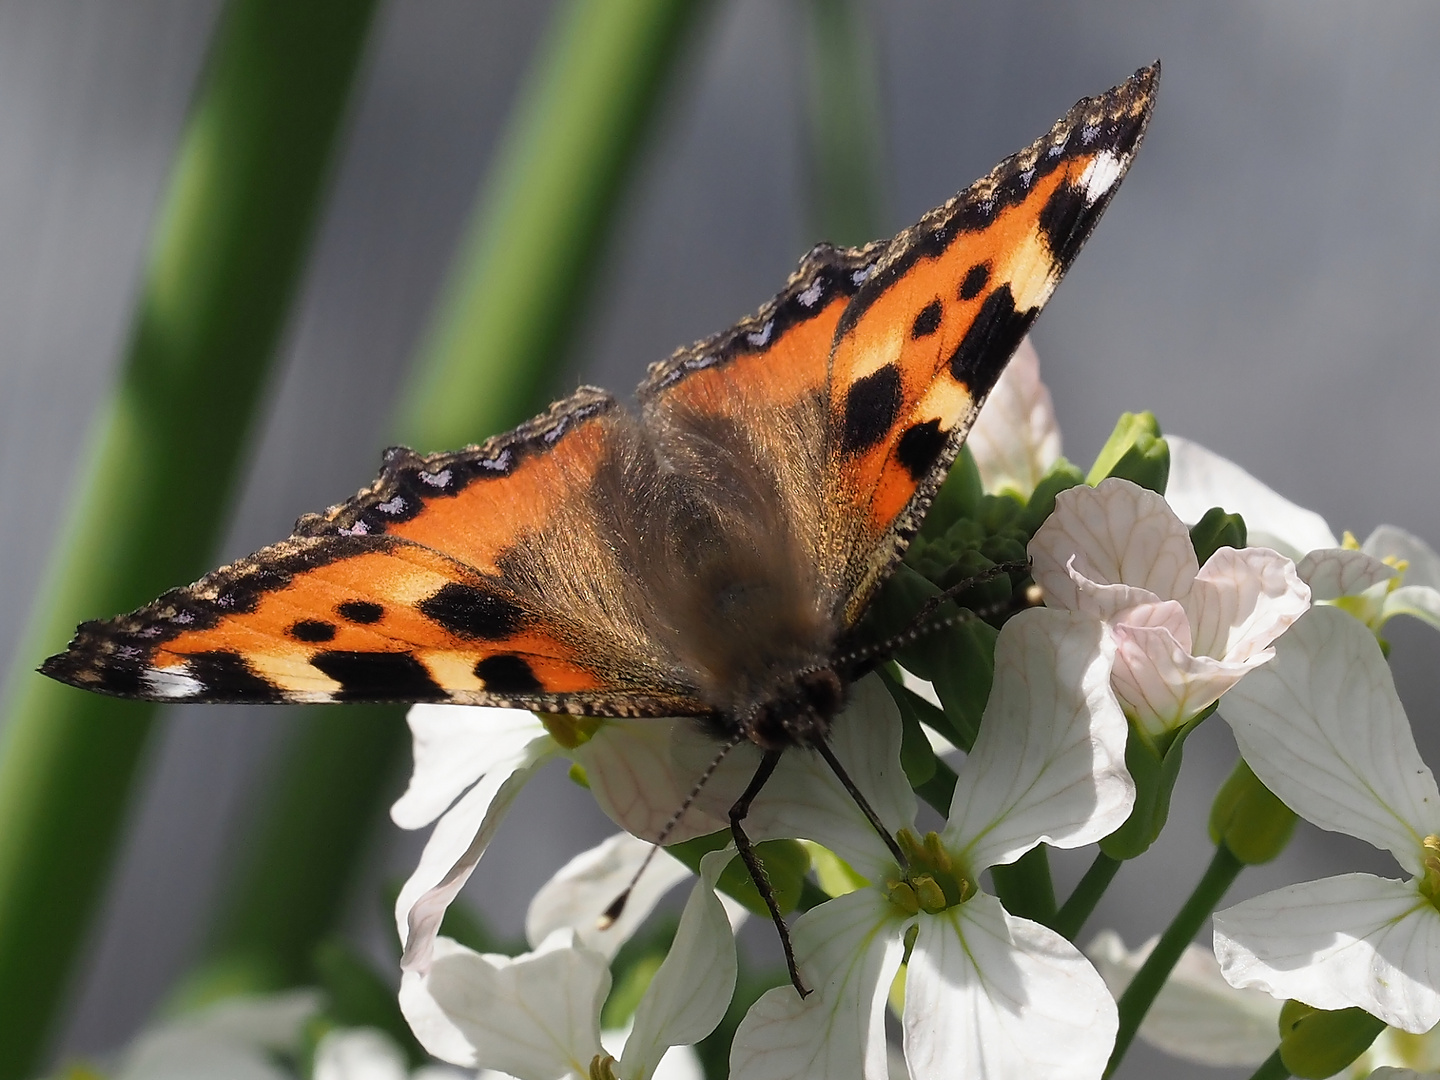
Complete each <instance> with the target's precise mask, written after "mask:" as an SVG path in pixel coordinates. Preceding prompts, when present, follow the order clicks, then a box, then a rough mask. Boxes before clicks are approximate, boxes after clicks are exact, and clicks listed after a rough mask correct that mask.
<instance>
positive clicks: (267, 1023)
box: [115, 990, 320, 1080]
mask: <svg viewBox="0 0 1440 1080" xmlns="http://www.w3.org/2000/svg"><path fill="white" fill-rule="evenodd" d="M319 1009H320V995H319V994H318V993H317V992H316V991H313V990H294V991H290V992H288V993H284V994H271V995H267V996H263V997H262V996H257V997H237V998H228V999H226V1000H224V1001H220V1002H218V1003H216V1004H214V1005H211V1006H209V1007H207V1008H204V1009H200V1010H197V1011H195V1012H191V1013H186V1014H185V1015H183V1016H180V1017H177V1018H176V1019H174V1020H168V1021H166V1022H164V1023H162V1024H159V1025H157V1026H155V1027H153V1028H151V1029H149V1030H148V1031H145V1032H143V1033H142V1034H141V1035H139V1036H137V1037H136V1039H135V1040H134V1041H133V1042H132V1043H131V1044H130V1046H129V1047H127V1048H126V1049H125V1051H124V1052H123V1053H122V1054H121V1055H120V1061H119V1067H118V1068H117V1069H116V1072H115V1077H116V1080H288V1078H289V1074H288V1072H287V1071H286V1070H285V1069H283V1068H281V1067H280V1066H279V1065H278V1064H277V1063H276V1062H275V1060H274V1054H275V1053H277V1052H281V1053H293V1052H294V1051H295V1050H296V1049H297V1048H298V1046H299V1043H300V1037H301V1034H302V1032H303V1030H304V1027H305V1024H306V1023H307V1022H308V1021H309V1020H310V1019H311V1017H313V1016H315V1015H316V1014H317V1013H318V1012H319Z"/></svg>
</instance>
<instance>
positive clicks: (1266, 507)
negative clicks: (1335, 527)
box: [1165, 435, 1440, 632]
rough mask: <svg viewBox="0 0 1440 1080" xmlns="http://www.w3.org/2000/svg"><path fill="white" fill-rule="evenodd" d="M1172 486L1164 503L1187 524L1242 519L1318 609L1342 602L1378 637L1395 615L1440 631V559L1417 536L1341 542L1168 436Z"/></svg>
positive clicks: (1297, 510)
mask: <svg viewBox="0 0 1440 1080" xmlns="http://www.w3.org/2000/svg"><path fill="white" fill-rule="evenodd" d="M1166 441H1167V442H1169V444H1170V483H1169V486H1168V487H1167V488H1166V492H1165V498H1166V499H1167V500H1168V501H1169V503H1170V505H1171V506H1172V507H1174V508H1175V512H1176V513H1177V514H1179V515H1180V517H1181V518H1183V519H1184V520H1186V521H1189V522H1195V521H1199V520H1200V518H1201V516H1202V515H1204V513H1205V512H1206V511H1207V510H1209V509H1210V508H1211V507H1212V506H1219V507H1222V508H1224V509H1225V510H1227V511H1230V512H1232V513H1237V514H1239V515H1240V516H1241V517H1243V518H1244V519H1245V527H1246V529H1247V531H1248V532H1249V539H1250V542H1251V543H1252V544H1260V545H1263V546H1265V547H1270V548H1274V549H1275V550H1276V551H1279V552H1282V553H1283V554H1286V555H1288V556H1290V557H1291V558H1292V559H1294V560H1295V562H1296V564H1297V565H1296V569H1297V572H1298V573H1299V574H1300V578H1301V580H1303V581H1305V582H1306V583H1307V584H1308V585H1309V586H1310V587H1311V590H1312V591H1313V593H1314V598H1315V600H1316V601H1317V602H1319V601H1337V600H1339V601H1341V606H1343V607H1344V608H1345V609H1346V610H1347V611H1349V612H1350V614H1352V615H1354V616H1356V617H1357V618H1359V619H1360V620H1361V621H1362V622H1364V623H1365V624H1366V625H1367V626H1369V627H1370V628H1371V629H1372V630H1374V631H1376V632H1378V631H1379V630H1380V628H1381V627H1382V626H1384V625H1385V623H1386V621H1387V620H1389V619H1391V618H1393V617H1394V616H1396V615H1411V616H1413V617H1415V618H1417V619H1421V620H1423V621H1425V622H1428V623H1429V624H1430V625H1432V626H1435V627H1440V554H1436V552H1435V550H1434V549H1433V548H1431V547H1430V545H1429V544H1427V543H1425V541H1423V540H1421V539H1420V538H1419V537H1417V536H1412V535H1411V534H1410V533H1408V532H1406V531H1405V530H1403V529H1399V528H1396V527H1395V526H1394V525H1381V526H1380V527H1379V528H1377V529H1376V530H1375V531H1374V532H1372V533H1371V534H1370V535H1369V536H1368V537H1367V538H1366V540H1365V542H1364V543H1363V544H1358V543H1356V542H1355V540H1354V538H1353V537H1351V536H1350V535H1349V534H1348V533H1347V534H1346V535H1345V537H1344V539H1343V540H1342V539H1339V538H1337V537H1336V536H1335V534H1334V532H1332V531H1331V529H1330V526H1329V525H1328V524H1326V522H1325V519H1324V518H1322V517H1321V516H1320V515H1319V514H1317V513H1315V512H1314V511H1312V510H1306V509H1305V508H1303V507H1300V506H1296V505H1295V504H1294V503H1292V502H1290V501H1289V500H1288V499H1286V498H1285V497H1284V496H1282V495H1279V494H1277V493H1276V492H1274V491H1272V490H1271V489H1270V488H1268V487H1266V486H1265V485H1264V484H1262V483H1261V482H1260V481H1259V480H1257V479H1255V477H1253V476H1251V475H1250V474H1249V473H1247V472H1246V471H1245V470H1244V469H1242V468H1240V466H1239V465H1236V464H1235V463H1234V462H1233V461H1228V460H1226V459H1225V458H1223V457H1221V456H1220V455H1219V454H1216V453H1214V452H1213V451H1210V450H1207V449H1206V448H1205V447H1203V446H1201V445H1199V444H1198V443H1193V442H1191V441H1190V440H1188V439H1182V438H1180V437H1178V436H1175V435H1171V436H1168V437H1167V439H1166Z"/></svg>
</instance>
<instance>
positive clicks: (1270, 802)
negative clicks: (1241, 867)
mask: <svg viewBox="0 0 1440 1080" xmlns="http://www.w3.org/2000/svg"><path fill="white" fill-rule="evenodd" d="M1294 831H1295V811H1293V810H1291V809H1290V808H1289V807H1288V806H1286V805H1285V804H1284V803H1282V802H1281V801H1280V800H1279V799H1277V798H1276V797H1275V795H1274V793H1273V792H1271V790H1270V789H1269V788H1267V787H1266V786H1265V785H1264V784H1262V783H1261V782H1260V778H1259V777H1257V776H1256V775H1255V774H1254V773H1253V772H1251V771H1250V766H1249V765H1247V764H1245V762H1244V760H1243V759H1242V760H1240V761H1238V762H1236V763H1235V768H1234V769H1233V770H1232V771H1231V773H1230V776H1229V778H1228V779H1227V780H1226V781H1225V783H1224V784H1222V785H1221V786H1220V790H1219V791H1218V792H1216V793H1215V802H1214V804H1213V805H1212V806H1211V807H1210V839H1211V840H1213V841H1214V842H1215V843H1216V844H1224V845H1225V846H1226V847H1227V848H1229V849H1230V852H1231V854H1233V855H1234V856H1235V857H1236V858H1237V859H1239V860H1240V861H1241V862H1242V863H1245V864H1246V865H1247V866H1254V865H1256V864H1258V863H1264V862H1269V861H1270V860H1271V859H1273V858H1275V856H1276V855H1279V854H1280V852H1282V851H1284V850H1285V845H1286V844H1288V843H1289V842H1290V835H1291V833H1293V832H1294Z"/></svg>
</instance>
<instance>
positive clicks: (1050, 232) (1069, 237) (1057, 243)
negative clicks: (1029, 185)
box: [1039, 184, 1094, 266]
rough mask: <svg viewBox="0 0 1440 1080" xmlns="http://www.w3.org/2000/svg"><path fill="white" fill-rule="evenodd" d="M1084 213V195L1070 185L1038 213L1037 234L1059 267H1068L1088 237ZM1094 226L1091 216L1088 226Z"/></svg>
mask: <svg viewBox="0 0 1440 1080" xmlns="http://www.w3.org/2000/svg"><path fill="white" fill-rule="evenodd" d="M1085 210H1086V205H1085V195H1084V193H1083V192H1081V191H1080V190H1079V189H1078V188H1074V187H1071V186H1070V185H1069V184H1061V185H1060V186H1059V187H1057V188H1056V189H1055V191H1054V192H1053V193H1052V194H1051V195H1050V199H1049V201H1048V202H1046V203H1045V208H1044V209H1043V210H1041V211H1040V220H1039V226H1040V234H1041V236H1043V237H1044V238H1045V246H1046V247H1048V248H1049V249H1050V254H1051V255H1052V256H1054V258H1055V261H1056V262H1057V263H1059V264H1060V265H1061V266H1068V265H1069V264H1070V261H1071V260H1072V259H1074V258H1075V256H1076V255H1077V254H1078V253H1079V251H1080V245H1081V244H1082V243H1084V241H1085V237H1086V235H1088V233H1089V229H1088V228H1087V216H1086V214H1085ZM1093 222H1094V217H1093V216H1091V217H1090V218H1089V219H1088V223H1089V224H1093Z"/></svg>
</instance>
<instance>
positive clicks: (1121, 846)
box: [1100, 705, 1214, 859]
mask: <svg viewBox="0 0 1440 1080" xmlns="http://www.w3.org/2000/svg"><path fill="white" fill-rule="evenodd" d="M1213 711H1214V706H1213V705H1212V706H1211V707H1210V708H1209V709H1206V710H1205V711H1204V712H1202V713H1201V714H1200V715H1199V716H1197V717H1195V718H1194V719H1192V720H1190V721H1187V722H1186V723H1185V724H1184V725H1183V726H1182V727H1180V728H1179V729H1178V730H1177V731H1175V732H1173V733H1172V734H1171V735H1170V738H1169V739H1168V740H1166V741H1164V742H1162V743H1156V742H1154V741H1152V740H1151V739H1150V738H1149V737H1147V736H1146V735H1145V734H1144V733H1143V732H1141V731H1140V730H1139V729H1138V728H1137V727H1136V726H1135V725H1134V724H1133V723H1132V724H1131V725H1130V734H1129V736H1128V737H1127V738H1126V740H1125V767H1126V768H1127V769H1128V770H1129V771H1130V777H1131V779H1133V780H1134V781H1135V808H1134V809H1133V810H1131V811H1130V816H1129V817H1128V818H1126V819H1125V824H1123V825H1121V826H1120V827H1119V828H1118V829H1116V830H1115V831H1114V832H1113V833H1111V834H1110V835H1109V836H1107V837H1105V839H1103V840H1101V841H1100V850H1101V851H1103V852H1105V854H1106V855H1109V856H1110V857H1111V858H1112V859H1133V858H1135V856H1137V855H1141V854H1143V853H1144V852H1145V851H1147V850H1148V849H1149V847H1150V845H1151V844H1153V843H1154V842H1155V839H1156V838H1157V837H1158V836H1159V835H1160V830H1161V829H1163V828H1164V827H1165V821H1166V819H1167V818H1168V817H1169V816H1170V794H1171V792H1172V791H1174V790H1175V781H1176V780H1177V779H1179V776H1180V761H1181V757H1182V753H1183V751H1184V747H1185V739H1186V738H1187V737H1188V736H1189V734H1190V732H1192V731H1194V730H1195V727H1196V725H1197V724H1199V723H1200V721H1201V720H1203V719H1204V718H1205V717H1207V716H1209V715H1210V713H1211V712H1213Z"/></svg>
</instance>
